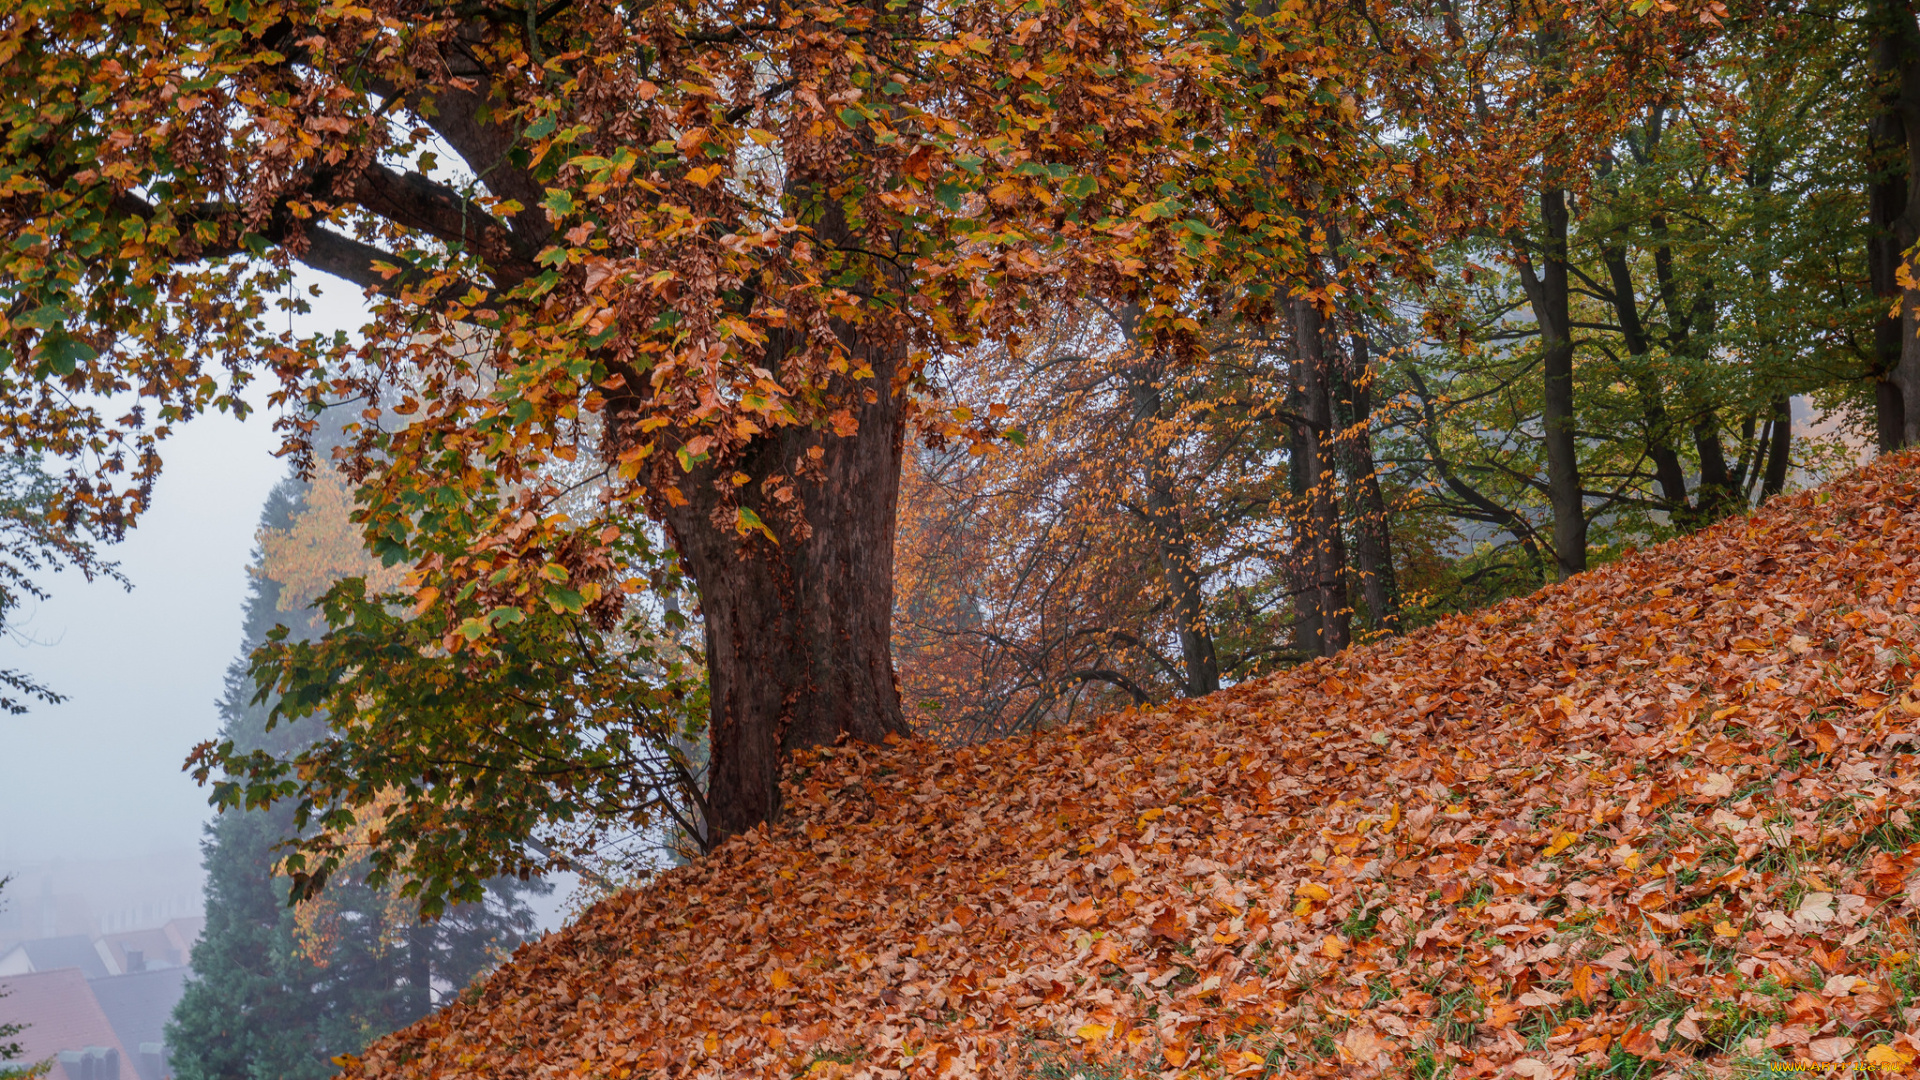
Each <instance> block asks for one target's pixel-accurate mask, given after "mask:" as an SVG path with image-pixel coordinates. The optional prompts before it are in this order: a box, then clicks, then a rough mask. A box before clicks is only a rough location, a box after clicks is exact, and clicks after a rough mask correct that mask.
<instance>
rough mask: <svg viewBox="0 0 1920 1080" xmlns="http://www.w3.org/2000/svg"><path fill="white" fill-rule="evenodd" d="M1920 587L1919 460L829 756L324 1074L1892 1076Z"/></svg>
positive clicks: (1914, 1044) (1915, 1051)
mask: <svg viewBox="0 0 1920 1080" xmlns="http://www.w3.org/2000/svg"><path fill="white" fill-rule="evenodd" d="M1916 574H1920V459H1917V458H1915V457H1913V456H1910V455H1909V456H1902V457H1896V458H1887V459H1883V461H1882V462H1881V463H1880V464H1877V465H1875V466H1873V467H1871V468H1868V469H1866V470H1864V471H1862V472H1860V473H1857V474H1855V475H1853V476H1851V477H1850V478H1848V479H1847V480H1845V481H1843V482H1840V483H1838V484H1837V485H1835V486H1833V487H1831V488H1830V489H1826V490H1821V491H1815V492H1809V493H1804V494H1800V495H1796V496H1792V497H1788V498H1781V499H1776V500H1774V501H1773V502H1771V503H1769V504H1768V506H1767V508H1766V509H1765V510H1764V511H1762V512H1760V513H1758V514H1756V515H1754V516H1753V517H1752V518H1750V519H1743V520H1737V521H1733V522H1729V523H1726V524H1723V525H1721V526H1719V527H1716V528H1714V529H1712V530H1710V531H1707V532H1704V533H1701V534H1699V535H1696V536H1694V537H1692V538H1689V539H1687V540H1684V541H1681V542H1676V543H1673V544H1669V545H1666V546H1663V547H1660V548H1658V549H1655V550H1651V551H1647V552H1644V553H1641V554H1638V555H1635V556H1632V557H1630V558H1627V559H1625V560H1623V561H1621V562H1619V563H1617V564H1615V565H1611V566H1608V567H1606V568H1604V569H1600V570H1596V571H1593V572H1591V573H1588V574H1583V575H1581V576H1580V577H1579V578H1577V579H1576V580H1574V581H1573V582H1571V583H1570V584H1568V585H1565V586H1559V587H1554V588H1549V589H1546V590H1543V591H1542V592H1541V593H1539V594H1538V595H1536V596H1534V597H1532V598H1529V599H1527V600H1526V601H1524V602H1510V603H1507V604H1504V605H1501V606H1500V607H1498V608H1494V609H1492V610H1488V611H1485V612H1482V613H1479V614H1476V615H1473V616H1469V617H1462V618H1458V619H1455V620H1452V621H1450V622H1447V623H1444V624H1442V625H1439V626H1435V627H1433V628H1431V629H1429V630H1427V631H1424V632H1422V633H1419V634H1416V635H1413V636H1410V637H1407V638H1405V639H1401V640H1397V641H1391V642H1389V643H1387V644H1384V645H1381V646H1377V647H1372V648H1360V649H1353V650H1350V651H1348V652H1346V653H1345V654H1343V655H1341V656H1340V657H1338V658H1336V659H1334V660H1330V661H1326V660H1323V661H1320V662H1316V663H1314V664H1311V665H1308V666H1306V667H1304V668H1300V669H1297V670H1295V671H1292V672H1290V673H1287V674H1285V675H1282V676H1279V677H1276V678H1273V679H1270V680H1266V681H1263V682H1259V683H1255V684H1252V685H1246V686H1242V687H1239V688H1237V689H1234V690H1232V691H1228V692H1225V693H1221V694H1218V695H1215V696H1214V697H1212V698H1208V699H1205V700H1199V701H1190V702H1182V703H1179V704H1177V705H1173V706H1168V707H1166V708H1161V709H1156V710H1153V711H1142V712H1133V713H1126V714H1122V715H1116V716H1109V717H1106V718H1103V719H1101V720H1099V721H1096V722H1093V723H1091V724H1088V725H1085V726H1081V727H1076V728H1072V729H1068V730H1059V731H1053V732H1049V733H1046V734H1042V735H1039V736H1037V737H1032V738H1026V737H1021V738H1014V739H1009V740H1006V741H1002V742H998V743H993V744H990V745H985V746H980V747H976V748H973V749H970V750H961V751H957V752H955V751H948V750H943V749H940V748H938V747H935V746H931V745H914V744H901V745H897V746H894V747H891V748H889V749H885V750H874V749H871V748H863V749H854V748H851V747H842V748H840V749H837V750H832V751H828V752H825V753H821V754H819V755H818V756H815V757H812V758H809V759H807V760H806V761H804V762H803V763H802V764H801V766H800V767H798V768H796V769H794V770H793V771H792V772H791V773H790V775H789V777H788V782H787V785H786V788H785V799H786V809H785V812H784V817H783V818H782V820H781V822H780V824H779V825H777V826H776V827H774V828H772V829H771V830H770V831H767V832H765V833H762V834H755V835H750V836H748V837H744V838H738V839H736V840H734V841H732V842H730V843H729V844H727V845H726V846H725V847H723V848H722V849H721V850H719V851H718V852H717V853H716V854H714V855H713V856H712V857H710V858H707V859H704V860H702V861H700V862H699V863H697V864H695V865H693V866H690V867H687V868H684V869H681V870H677V871H675V872H672V873H670V874H667V875H665V876H664V877H662V878H661V879H659V880H657V881H655V882H654V883H653V884H651V885H650V886H649V887H647V888H645V889H642V890H639V891H636V892H631V893H627V894H624V895H621V896H619V897H616V898H614V899H612V900H610V901H608V902H606V903H603V904H601V905H600V906H598V907H597V908H595V909H593V910H592V911H590V912H589V913H588V914H586V915H585V916H584V917H583V918H581V919H580V921H579V922H578V923H577V924H576V925H574V926H572V927H571V928H569V929H568V930H566V931H565V932H563V933H560V934H557V935H553V936H550V937H549V938H547V939H546V940H545V941H544V942H543V943H541V944H539V945H536V946H530V947H527V948H525V949H523V950H522V951H521V952H520V953H519V954H518V955H517V957H516V958H515V960H514V961H513V963H512V964H511V965H509V966H508V967H507V968H505V969H504V970H502V971H501V972H499V973H498V974H496V975H495V976H494V977H493V978H492V979H491V980H490V981H489V982H488V983H487V984H486V985H485V989H484V993H482V994H479V995H478V996H476V997H474V998H473V999H471V1000H470V1001H468V1002H466V1003H463V1004H460V1005H457V1006H455V1007H452V1008H449V1009H446V1010H444V1011H442V1012H440V1013H438V1014H436V1015H435V1016H433V1017H432V1018H430V1019H428V1020H426V1021H423V1022H422V1023H420V1024H418V1025H416V1026H414V1027H412V1028H410V1029H408V1030H406V1031H404V1032H402V1033H400V1034H398V1035H395V1036H393V1037H391V1038H389V1039H387V1040H386V1041H384V1042H382V1043H380V1044H378V1045H377V1046H376V1047H375V1048H374V1049H373V1050H372V1051H370V1052H369V1054H368V1055H367V1057H366V1058H365V1059H364V1060H362V1061H358V1062H354V1063H352V1064H351V1066H350V1068H349V1069H348V1070H347V1071H348V1075H349V1076H352V1077H382V1078H386V1077H396V1078H397V1077H428V1076H447V1077H451V1076H476V1075H477V1076H503V1077H504V1076H512V1077H562V1076H566V1077H575V1076H578V1077H610V1078H615V1080H619V1078H625V1077H628V1076H722V1075H725V1076H760V1075H765V1076H781V1077H791V1076H795V1075H799V1074H805V1075H809V1076H873V1077H893V1076H935V1075H941V1074H945V1075H953V1076H1070V1075H1072V1074H1073V1073H1074V1072H1084V1073H1085V1074H1086V1075H1087V1076H1088V1077H1096V1076H1132V1075H1143V1076H1144V1075H1155V1074H1158V1075H1164V1076H1179V1075H1192V1076H1215V1075H1222V1074H1239V1075H1272V1076H1315V1075H1327V1076H1331V1075H1350V1076H1369V1075H1390V1076H1409V1075H1410V1076H1416V1077H1428V1076H1436V1075H1452V1076H1454V1077H1468V1076H1476V1077H1487V1076H1517V1077H1525V1078H1529V1080H1544V1078H1548V1077H1575V1076H1601V1075H1605V1076H1609V1077H1627V1076H1645V1077H1651V1076H1657V1075H1673V1076H1680V1075H1695V1074H1697V1075H1703V1076H1710V1075H1729V1074H1739V1073H1742V1072H1744V1071H1745V1070H1742V1069H1740V1068H1739V1067H1740V1066H1741V1065H1743V1064H1757V1063H1759V1062H1760V1061H1762V1060H1767V1059H1774V1060H1784V1059H1797V1060H1811V1061H1815V1062H1830V1061H1841V1060H1845V1061H1853V1062H1860V1063H1863V1064H1866V1063H1871V1064H1873V1065H1876V1066H1880V1067H1883V1068H1886V1069H1890V1070H1892V1071H1894V1072H1897V1073H1898V1072H1908V1071H1911V1069H1912V1063H1914V1062H1915V1061H1916V1060H1920V1002H1916V995H1917V994H1920V966H1916V960H1915V957H1914V953H1915V952H1917V951H1920V946H1916V945H1915V943H1914V936H1913V919H1914V918H1915V916H1916V914H1920V913H1917V912H1916V908H1917V907H1920V880H1916V878H1915V876H1914V873H1913V871H1914V867H1915V864H1916V862H1917V861H1920V844H1917V843H1916V840H1920V825H1917V824H1916V823H1915V822H1914V820H1913V819H1912V818H1911V817H1910V816H1909V815H1910V814H1911V813H1920V811H1915V810H1913V809H1912V808H1911V805H1910V804H1911V803H1912V802H1913V800H1914V794H1915V792H1916V791H1920V774H1916V767H1917V766H1920V755H1916V753H1915V752H1916V751H1920V739H1911V738H1910V736H1908V735H1907V734H1906V733H1908V732H1911V731H1914V730H1916V726H1920V716H1916V715H1915V714H1916V713H1920V703H1916V701H1915V699H1914V698H1913V697H1911V696H1909V694H1910V693H1911V692H1912V681H1913V679H1914V677H1915V674H1916V672H1920V656H1917V655H1916V653H1915V651H1914V650H1915V648H1916V633H1915V627H1914V613H1915V612H1917V611H1920V583H1917V582H1916V580H1915V578H1916ZM1449 1070H1451V1071H1450V1072H1449Z"/></svg>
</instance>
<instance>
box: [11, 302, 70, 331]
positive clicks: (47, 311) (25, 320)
mask: <svg viewBox="0 0 1920 1080" xmlns="http://www.w3.org/2000/svg"><path fill="white" fill-rule="evenodd" d="M66 317H67V313H66V312H65V311H63V310H61V309H60V306H59V305H58V304H42V305H40V306H39V307H37V308H34V309H33V310H32V311H29V312H27V313H26V314H25V315H22V316H20V317H19V318H17V319H15V320H13V325H15V326H22V327H26V328H28V329H31V330H51V329H53V328H54V327H56V326H59V325H60V324H61V323H62V322H63V321H65V319H66Z"/></svg>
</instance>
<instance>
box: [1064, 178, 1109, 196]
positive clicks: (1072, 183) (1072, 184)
mask: <svg viewBox="0 0 1920 1080" xmlns="http://www.w3.org/2000/svg"><path fill="white" fill-rule="evenodd" d="M1062 190H1064V191H1065V192H1066V195H1067V198H1069V199H1084V198H1086V197H1087V196H1089V195H1092V194H1093V193H1094V192H1096V191H1099V190H1100V181H1098V180H1096V179H1094V178H1093V177H1091V176H1076V177H1074V178H1073V179H1071V180H1069V181H1067V184H1066V187H1065V188H1063V189H1062Z"/></svg>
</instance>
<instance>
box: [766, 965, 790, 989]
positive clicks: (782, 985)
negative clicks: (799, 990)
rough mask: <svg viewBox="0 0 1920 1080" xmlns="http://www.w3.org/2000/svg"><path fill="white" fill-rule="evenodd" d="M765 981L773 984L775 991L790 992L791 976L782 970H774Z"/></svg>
mask: <svg viewBox="0 0 1920 1080" xmlns="http://www.w3.org/2000/svg"><path fill="white" fill-rule="evenodd" d="M767 981H768V982H770V983H772V984H773V988H774V989H775V990H790V989H792V988H793V976H791V975H789V974H787V972H786V969H784V968H774V969H773V974H771V975H768V976H767Z"/></svg>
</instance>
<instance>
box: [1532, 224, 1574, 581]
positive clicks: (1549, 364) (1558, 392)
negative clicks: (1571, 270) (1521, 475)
mask: <svg viewBox="0 0 1920 1080" xmlns="http://www.w3.org/2000/svg"><path fill="white" fill-rule="evenodd" d="M1540 218H1541V223H1542V224H1543V225H1544V226H1545V241H1546V242H1545V243H1544V244H1543V245H1542V249H1543V250H1542V253H1541V260H1540V262H1541V272H1540V273H1539V274H1538V275H1536V274H1535V273H1534V269H1533V263H1532V261H1531V260H1529V259H1525V258H1523V259H1522V260H1521V263H1520V271H1521V281H1522V283H1523V284H1524V285H1525V287H1526V291H1527V300H1528V302H1529V304H1530V305H1531V306H1532V308H1533V317H1534V321H1535V322H1537V323H1539V325H1540V339H1541V340H1540V343H1541V349H1542V350H1543V353H1544V355H1543V357H1542V365H1541V366H1542V367H1543V369H1544V371H1543V378H1544V386H1543V388H1542V389H1543V391H1544V393H1543V394H1542V405H1543V410H1542V416H1541V422H1542V426H1543V427H1544V428H1545V429H1546V430H1545V432H1544V434H1545V437H1546V450H1547V502H1548V504H1549V505H1550V506H1551V507H1552V509H1553V557H1554V569H1555V572H1556V575H1557V576H1558V577H1559V578H1560V579H1561V580H1563V581H1564V580H1566V579H1567V578H1569V577H1572V576H1573V575H1575V574H1577V573H1579V572H1581V571H1582V570H1585V569H1586V568H1587V508H1586V499H1585V497H1584V495H1583V494H1582V492H1581V490H1580V459H1579V449H1580V446H1579V441H1578V439H1577V437H1576V435H1575V431H1574V412H1573V315H1572V309H1571V304H1570V299H1569V293H1568V287H1569V285H1568V280H1567V278H1568V271H1567V193H1566V192H1565V191H1564V190H1562V189H1560V188H1558V187H1548V188H1546V189H1545V190H1543V191H1542V192H1541V193H1540Z"/></svg>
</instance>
